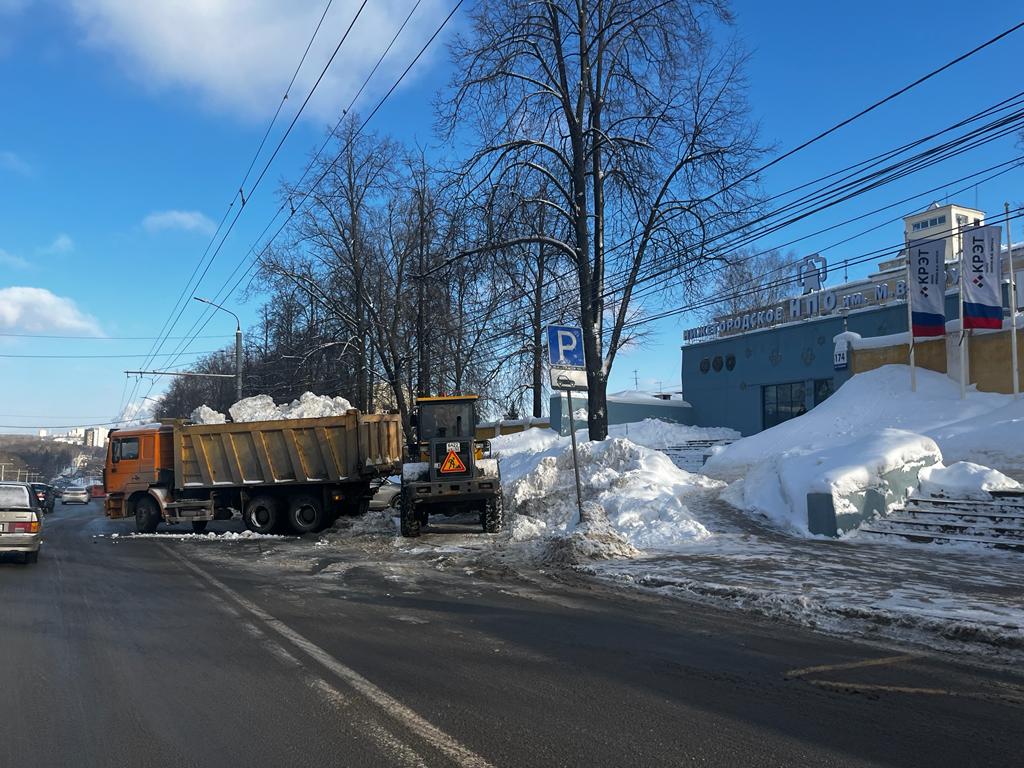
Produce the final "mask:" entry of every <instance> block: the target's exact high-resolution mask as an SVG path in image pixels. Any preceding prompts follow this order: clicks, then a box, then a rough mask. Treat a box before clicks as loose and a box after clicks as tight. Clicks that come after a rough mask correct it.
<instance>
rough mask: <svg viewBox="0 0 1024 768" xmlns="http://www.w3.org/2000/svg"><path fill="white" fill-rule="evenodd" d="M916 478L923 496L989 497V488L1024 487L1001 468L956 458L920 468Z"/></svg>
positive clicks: (1019, 488)
mask: <svg viewBox="0 0 1024 768" xmlns="http://www.w3.org/2000/svg"><path fill="white" fill-rule="evenodd" d="M918 479H919V480H920V488H921V490H920V493H921V495H923V496H949V497H951V498H960V499H965V498H966V499H990V498H992V496H991V494H989V491H1020V490H1024V486H1021V484H1020V483H1018V482H1017V481H1016V480H1014V479H1013V478H1010V477H1007V476H1006V475H1004V474H1003V473H1002V472H999V471H998V470H995V469H989V468H988V467H983V466H981V465H980V464H973V463H971V462H969V461H958V462H956V463H955V464H951V465H949V466H948V467H947V466H945V465H943V464H942V463H941V462H940V463H938V464H935V465H933V466H931V467H927V468H925V469H922V470H921V473H920V475H918Z"/></svg>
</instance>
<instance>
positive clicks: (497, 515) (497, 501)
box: [481, 493, 505, 533]
mask: <svg viewBox="0 0 1024 768" xmlns="http://www.w3.org/2000/svg"><path fill="white" fill-rule="evenodd" d="M481 517H482V518H483V520H482V522H483V526H484V533H497V532H498V531H500V530H501V526H502V525H504V524H505V510H504V509H503V508H502V504H501V494H500V493H499V494H497V495H496V496H492V497H491V498H489V499H488V500H487V501H486V502H484V513H483V515H482V516H481Z"/></svg>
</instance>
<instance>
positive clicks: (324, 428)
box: [174, 411, 402, 489]
mask: <svg viewBox="0 0 1024 768" xmlns="http://www.w3.org/2000/svg"><path fill="white" fill-rule="evenodd" d="M401 465H402V427H401V420H400V417H398V416H396V415H391V414H362V413H359V412H358V411H350V412H349V413H347V414H345V415H344V416H329V417H324V418H317V419H288V420H281V421H253V422H247V423H241V424H190V425H188V426H183V427H177V428H175V430H174V476H175V487H176V488H178V489H187V488H212V487H226V486H254V485H294V484H300V483H321V482H323V483H329V482H339V481H345V480H360V479H369V478H371V477H377V476H380V475H389V474H397V473H398V472H399V471H400V469H401Z"/></svg>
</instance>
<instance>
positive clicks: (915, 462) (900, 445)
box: [722, 429, 942, 536]
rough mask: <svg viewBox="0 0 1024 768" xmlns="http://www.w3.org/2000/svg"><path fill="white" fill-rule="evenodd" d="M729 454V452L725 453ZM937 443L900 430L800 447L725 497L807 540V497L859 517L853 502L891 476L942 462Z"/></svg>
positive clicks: (773, 458)
mask: <svg viewBox="0 0 1024 768" xmlns="http://www.w3.org/2000/svg"><path fill="white" fill-rule="evenodd" d="M727 450H728V449H727ZM941 459H942V454H941V453H940V451H939V447H938V446H937V445H936V444H935V441H934V440H932V439H931V438H928V437H925V436H923V435H919V434H916V433H914V432H907V431H906V430H901V429H883V430H880V431H879V432H878V433H877V434H872V435H868V436H866V437H861V438H858V439H855V440H848V441H846V442H841V443H838V444H834V445H830V446H828V447H825V448H817V449H814V448H805V447H803V446H798V447H794V448H791V449H790V450H785V451H780V452H778V453H775V454H773V455H769V456H766V457H765V458H764V459H763V460H762V461H760V462H758V463H757V464H755V465H753V466H752V467H750V468H749V469H748V471H747V474H746V476H745V477H743V478H742V479H740V480H737V481H735V482H734V483H732V485H730V486H729V487H728V488H727V489H726V490H725V492H724V493H723V494H722V498H723V499H724V500H725V501H727V502H729V503H730V504H732V505H733V506H735V507H738V508H740V509H745V510H748V511H750V512H756V513H759V514H762V515H764V516H765V517H767V518H768V519H769V520H771V521H772V522H773V523H775V524H776V525H778V526H780V527H782V528H785V529H788V530H791V531H794V532H796V533H800V534H802V535H805V536H808V535H810V532H809V531H808V525H807V494H808V493H827V494H830V495H831V496H832V501H833V505H834V507H835V510H836V513H837V514H843V513H846V512H855V511H856V509H855V508H854V504H853V501H854V499H855V498H857V497H859V496H861V495H862V494H863V493H864V492H865V491H866V490H867V489H868V488H884V487H885V486H886V484H887V479H886V475H888V474H889V473H891V472H904V473H910V476H911V477H913V473H916V472H918V471H920V470H923V469H924V468H927V467H930V466H933V465H935V464H937V463H938V462H940V461H941Z"/></svg>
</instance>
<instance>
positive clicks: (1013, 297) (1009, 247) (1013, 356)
mask: <svg viewBox="0 0 1024 768" xmlns="http://www.w3.org/2000/svg"><path fill="white" fill-rule="evenodd" d="M1003 209H1004V211H1005V212H1006V259H1007V262H1008V263H1009V265H1010V361H1011V365H1012V368H1013V397H1014V399H1017V397H1019V396H1020V369H1019V368H1018V367H1017V290H1016V286H1015V280H1014V278H1015V277H1016V275H1015V274H1014V272H1013V240H1012V239H1011V237H1010V204H1009V203H1003Z"/></svg>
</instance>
